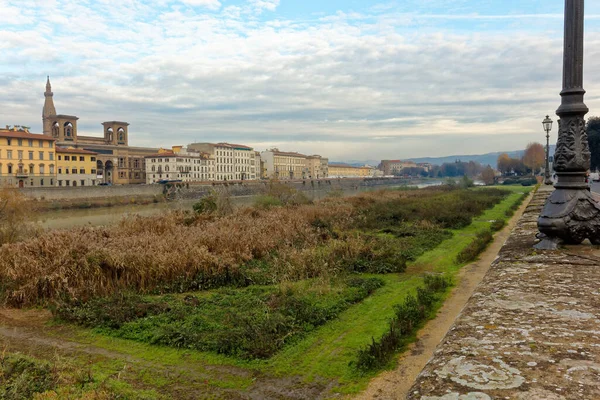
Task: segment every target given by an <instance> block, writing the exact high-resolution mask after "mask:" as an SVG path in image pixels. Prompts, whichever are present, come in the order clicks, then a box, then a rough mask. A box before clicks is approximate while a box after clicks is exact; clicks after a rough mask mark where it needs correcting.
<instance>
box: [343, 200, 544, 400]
mask: <svg viewBox="0 0 600 400" xmlns="http://www.w3.org/2000/svg"><path fill="white" fill-rule="evenodd" d="M532 196H533V194H530V195H529V197H528V198H527V199H526V200H525V201H524V202H523V204H522V205H521V207H519V209H518V210H517V212H515V215H514V216H513V218H512V219H511V220H510V221H509V223H508V224H507V226H506V227H505V228H504V229H503V230H502V231H500V232H498V233H497V234H496V235H495V236H494V241H493V242H492V244H491V245H490V246H489V247H488V248H487V249H486V250H485V251H484V252H483V253H482V254H481V256H480V258H479V259H478V260H477V261H476V262H474V263H472V264H469V265H467V266H465V267H463V268H462V269H461V270H460V272H459V273H458V278H457V280H458V284H457V286H456V287H455V288H454V290H453V291H452V293H451V295H450V296H449V297H448V298H447V299H446V301H445V302H444V305H443V306H442V308H441V309H440V310H439V312H438V315H437V317H436V318H435V319H433V320H431V321H429V322H428V323H427V324H426V325H425V327H424V328H423V329H422V330H421V331H420V332H419V333H418V335H417V341H416V342H414V343H413V344H411V345H410V346H409V348H408V349H407V351H405V352H404V353H403V354H402V355H401V356H400V358H399V360H398V366H397V368H396V369H395V370H393V371H387V372H384V373H382V374H380V375H378V376H377V377H376V378H374V379H373V380H372V381H371V383H370V384H369V387H368V388H367V390H366V391H364V392H363V393H361V394H360V395H358V396H356V397H355V399H359V400H368V399H378V400H392V399H394V400H395V399H405V398H406V396H407V395H408V391H409V390H410V388H411V387H412V385H413V383H414V382H415V380H416V378H417V376H418V375H419V373H420V372H421V370H422V369H423V368H424V367H425V365H426V364H427V362H428V361H429V359H430V358H431V357H432V355H433V352H434V351H435V349H436V347H437V345H438V344H439V343H440V342H441V341H442V339H443V338H444V336H445V335H446V332H448V330H449V329H450V327H451V326H452V323H453V322H454V320H455V319H456V317H457V316H458V315H459V314H460V312H461V311H462V309H463V307H464V306H465V305H466V304H467V301H468V300H469V298H470V297H471V295H472V294H473V292H474V290H475V288H476V287H477V285H478V284H479V282H481V280H482V279H483V277H484V276H485V274H486V273H487V271H488V270H489V268H490V266H491V264H492V262H494V260H495V259H496V257H497V256H498V252H499V251H500V249H501V248H502V246H503V245H504V243H505V242H506V240H507V239H508V237H509V236H510V233H511V231H512V230H513V228H514V227H515V225H516V223H517V221H518V220H519V218H521V216H522V215H523V212H524V211H525V209H526V208H527V205H528V204H529V202H530V201H531V198H532Z"/></svg>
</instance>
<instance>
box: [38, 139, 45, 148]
mask: <svg viewBox="0 0 600 400" xmlns="http://www.w3.org/2000/svg"><path fill="white" fill-rule="evenodd" d="M38 147H42V148H43V147H44V141H43V140H38Z"/></svg>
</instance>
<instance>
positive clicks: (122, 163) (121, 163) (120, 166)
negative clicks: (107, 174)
mask: <svg viewBox="0 0 600 400" xmlns="http://www.w3.org/2000/svg"><path fill="white" fill-rule="evenodd" d="M119 168H125V159H124V158H123V157H121V158H119Z"/></svg>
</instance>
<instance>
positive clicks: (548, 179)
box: [544, 176, 554, 185]
mask: <svg viewBox="0 0 600 400" xmlns="http://www.w3.org/2000/svg"><path fill="white" fill-rule="evenodd" d="M553 184H554V182H553V181H552V178H550V177H549V176H546V177H545V178H544V185H553Z"/></svg>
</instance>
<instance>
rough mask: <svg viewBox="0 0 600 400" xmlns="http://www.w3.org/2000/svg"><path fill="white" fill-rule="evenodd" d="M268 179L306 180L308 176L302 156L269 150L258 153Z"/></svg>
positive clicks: (304, 158)
mask: <svg viewBox="0 0 600 400" xmlns="http://www.w3.org/2000/svg"><path fill="white" fill-rule="evenodd" d="M260 157H261V159H262V161H263V163H264V169H265V175H266V177H267V178H269V179H306V178H308V176H309V175H310V172H309V168H308V165H307V157H306V156H305V155H304V154H300V153H292V152H285V151H279V149H271V150H267V151H263V152H262V153H260Z"/></svg>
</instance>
